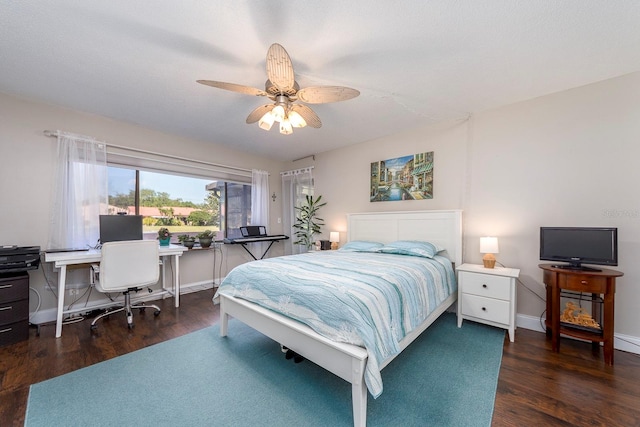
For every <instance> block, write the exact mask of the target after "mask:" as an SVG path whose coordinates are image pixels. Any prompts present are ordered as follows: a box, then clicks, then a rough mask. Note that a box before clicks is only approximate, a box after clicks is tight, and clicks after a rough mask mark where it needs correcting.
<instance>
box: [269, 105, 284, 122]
mask: <svg viewBox="0 0 640 427" xmlns="http://www.w3.org/2000/svg"><path fill="white" fill-rule="evenodd" d="M271 114H273V118H274V119H275V121H276V122H279V123H282V121H283V120H284V118H285V117H284V107H283V106H282V105H279V104H278V105H276V106H275V107H273V110H271Z"/></svg>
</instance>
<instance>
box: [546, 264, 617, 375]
mask: <svg viewBox="0 0 640 427" xmlns="http://www.w3.org/2000/svg"><path fill="white" fill-rule="evenodd" d="M538 267H540V268H541V269H542V270H543V281H544V284H545V286H546V288H547V319H546V320H545V324H546V328H547V335H550V336H551V348H552V349H553V351H556V352H558V351H560V335H561V334H563V335H567V336H571V337H574V338H579V339H583V340H586V341H591V343H592V344H593V348H594V349H599V348H600V343H602V344H603V347H604V361H605V363H606V364H607V365H613V319H614V310H615V303H614V297H615V292H616V277H620V276H622V275H623V273H621V272H619V271H615V270H609V269H602V270H600V271H590V270H569V269H565V268H558V267H557V266H555V265H552V264H540V265H539V266H538ZM566 291H569V292H566ZM570 291H573V292H578V293H582V292H586V293H590V294H591V297H590V299H589V301H591V305H592V315H593V317H594V318H602V324H601V325H600V327H601V330H600V331H598V330H590V328H584V327H579V326H574V325H567V324H565V323H563V322H562V323H561V322H560V298H561V297H562V296H565V295H566V294H568V293H570ZM600 295H602V297H600ZM569 296H570V297H571V298H575V297H574V296H572V295H569Z"/></svg>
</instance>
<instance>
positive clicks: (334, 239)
mask: <svg viewBox="0 0 640 427" xmlns="http://www.w3.org/2000/svg"><path fill="white" fill-rule="evenodd" d="M329 241H330V242H331V249H332V250H333V249H338V242H339V241H340V233H339V232H337V231H332V232H331V233H329Z"/></svg>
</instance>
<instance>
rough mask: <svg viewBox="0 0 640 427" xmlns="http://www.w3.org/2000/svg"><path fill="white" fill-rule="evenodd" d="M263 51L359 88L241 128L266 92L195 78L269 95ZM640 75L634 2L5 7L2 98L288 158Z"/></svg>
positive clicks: (123, 1) (302, 74)
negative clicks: (267, 127)
mask: <svg viewBox="0 0 640 427" xmlns="http://www.w3.org/2000/svg"><path fill="white" fill-rule="evenodd" d="M272 43H280V44H281V45H283V46H284V47H285V48H286V49H287V51H288V53H289V55H290V56H291V59H292V61H293V65H294V68H295V72H296V80H297V81H298V82H299V83H300V86H301V87H306V86H311V85H340V86H348V87H352V88H355V89H358V90H359V91H360V92H361V95H360V96H359V97H357V98H355V99H352V100H349V101H344V102H338V103H332V104H322V105H313V106H312V107H313V109H314V111H316V113H317V114H318V115H319V116H320V118H321V120H322V122H323V126H322V128H320V129H314V128H310V127H306V128H304V129H295V130H294V134H293V135H289V136H285V135H281V134H279V133H278V130H277V129H276V126H274V128H273V129H272V130H271V131H269V132H266V131H264V130H261V129H259V128H258V126H257V124H253V125H247V124H245V119H246V117H247V115H248V114H249V113H250V112H251V111H252V110H253V109H254V108H256V107H257V106H259V105H261V104H264V103H266V102H265V101H267V99H266V98H262V97H261V98H258V97H254V96H249V95H243V94H239V93H233V92H228V91H224V90H220V89H215V88H211V87H207V86H203V85H200V84H197V83H196V80H197V79H207V80H219V81H226V82H232V83H238V84H242V85H247V86H252V87H257V88H261V89H262V88H264V82H265V80H266V71H265V55H266V52H267V49H268V48H269V46H270V45H271V44H272ZM638 70H640V1H636V0H629V1H624V0H607V1H604V0H529V1H525V0H519V1H516V0H481V1H480V0H462V1H452V0H434V1H429V0H396V1H391V0H349V1H345V0H338V1H333V0H332V1H311V0H308V1H302V0H286V1H285V0H278V1H275V0H270V1H260V0H233V1H232V0H227V1H224V0H181V1H178V0H176V1H169V0H109V1H104V0H101V1H99V0H75V1H74V0H39V1H24V0H2V1H1V2H0V92H5V93H10V94H17V95H20V96H24V97H28V98H34V99H38V100H42V101H44V102H47V103H50V104H55V105H61V106H64V107H69V108H72V109H76V110H82V111H87V112H91V113H96V114H100V115H103V116H107V117H110V118H114V119H118V120H124V121H127V122H131V123H135V124H139V125H141V126H145V127H149V128H153V129H157V130H160V131H163V132H167V133H172V134H178V135H184V136H187V137H191V138H196V139H199V140H204V141H211V142H213V143H218V144H228V145H230V146H232V147H234V148H236V149H240V150H245V151H250V152H253V153H256V154H260V155H264V156H268V157H270V158H274V159H281V160H293V159H296V158H300V157H304V156H307V155H310V154H315V153H319V152H323V151H327V150H330V149H334V148H337V147H341V146H346V145H350V144H354V143H359V142H362V141H367V140H371V139H376V138H379V137H383V136H386V135H391V134H395V133H398V132H401V131H403V130H406V129H409V128H412V127H416V126H420V125H424V124H429V123H432V122H435V121H442V120H450V119H456V118H464V117H467V116H468V115H469V114H471V113H474V112H479V111H482V110H486V109H489V108H493V107H497V106H501V105H506V104H510V103H513V102H517V101H522V100H526V99H530V98H534V97H538V96H541V95H545V94H549V93H553V92H558V91H562V90H566V89H569V88H573V87H577V86H582V85H585V84H589V83H593V82H596V81H600V80H605V79H608V78H612V77H616V76H619V75H623V74H627V73H630V72H634V71H638ZM1 120H2V118H1V117H0V122H1ZM43 130H44V129H43ZM64 130H68V131H72V132H73V131H74V129H64ZM95 136H99V137H104V138H107V140H108V136H105V135H95ZM400 154H401V153H400Z"/></svg>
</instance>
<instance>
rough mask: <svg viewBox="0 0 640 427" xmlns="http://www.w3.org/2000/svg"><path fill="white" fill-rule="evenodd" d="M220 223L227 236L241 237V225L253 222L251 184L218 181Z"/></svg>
mask: <svg viewBox="0 0 640 427" xmlns="http://www.w3.org/2000/svg"><path fill="white" fill-rule="evenodd" d="M215 188H216V190H215V191H216V192H217V193H218V194H219V195H220V197H219V200H220V224H221V225H222V229H223V230H225V237H227V238H230V239H233V238H237V237H241V236H242V234H241V233H240V227H244V226H247V225H249V224H251V186H250V185H246V184H237V183H233V182H218V183H217V185H216V187H215Z"/></svg>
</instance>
